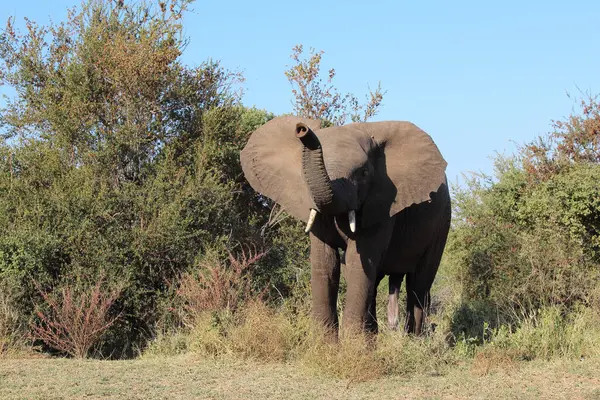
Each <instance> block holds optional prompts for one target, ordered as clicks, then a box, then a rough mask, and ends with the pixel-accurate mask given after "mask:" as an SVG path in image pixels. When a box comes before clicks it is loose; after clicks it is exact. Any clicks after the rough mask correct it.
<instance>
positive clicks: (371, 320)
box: [343, 240, 377, 333]
mask: <svg viewBox="0 0 600 400" xmlns="http://www.w3.org/2000/svg"><path fill="white" fill-rule="evenodd" d="M376 267H377V260H376V259H374V258H373V257H372V256H371V255H368V254H360V253H359V251H358V250H357V246H356V242H354V241H351V240H348V247H347V249H346V268H345V269H344V276H345V278H346V282H347V284H348V287H347V290H346V304H345V306H344V323H343V328H344V331H347V332H350V333H356V332H360V331H363V330H367V331H372V332H376V331H377V319H376V316H375V315H370V313H371V314H374V312H375V310H374V307H373V305H374V303H375V296H376V293H375V289H376V288H375V285H376V278H377V268H376Z"/></svg>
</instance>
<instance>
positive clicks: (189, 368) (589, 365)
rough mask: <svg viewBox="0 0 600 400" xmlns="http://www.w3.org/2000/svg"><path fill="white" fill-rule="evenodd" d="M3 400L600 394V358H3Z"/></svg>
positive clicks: (0, 375)
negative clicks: (388, 362)
mask: <svg viewBox="0 0 600 400" xmlns="http://www.w3.org/2000/svg"><path fill="white" fill-rule="evenodd" d="M0 398H2V399H66V398H69V399H71V398H113V399H121V398H123V399H138V398H139V399H142V398H143V399H147V398H153V399H160V398H165V399H166V398H168V399H197V398H199V399H263V398H269V399H321V398H323V399H398V398H432V399H436V398H440V399H441V398H452V399H458V398H475V399H477V398H482V399H484V398H485V399H487V398H495V399H503V398H520V399H540V398H543V399H594V398H598V399H600V361H598V360H578V361H554V362H551V363H548V362H523V363H515V364H512V365H504V366H503V367H502V368H501V369H500V368H495V369H492V370H488V368H487V367H486V366H481V365H479V366H477V365H475V364H473V365H467V364H465V365H463V366H459V367H457V368H455V369H452V370H451V371H449V372H448V373H446V374H444V375H437V376H436V375H433V376H432V375H431V374H416V375H413V376H411V377H404V378H403V377H393V378H386V379H379V380H372V381H368V382H352V381H348V380H339V379H331V378H327V377H324V376H322V375H317V374H314V373H311V372H309V371H306V370H303V369H302V368H300V367H297V366H295V365H293V364H281V363H279V364H278V363H271V364H259V363H254V362H248V361H246V362H241V361H233V360H232V361H226V360H225V361H224V360H219V361H214V360H206V359H200V358H197V357H194V356H190V355H186V356H177V357H168V358H159V357H157V358H151V359H138V360H133V361H91V360H90V361H75V360H66V359H15V360H0Z"/></svg>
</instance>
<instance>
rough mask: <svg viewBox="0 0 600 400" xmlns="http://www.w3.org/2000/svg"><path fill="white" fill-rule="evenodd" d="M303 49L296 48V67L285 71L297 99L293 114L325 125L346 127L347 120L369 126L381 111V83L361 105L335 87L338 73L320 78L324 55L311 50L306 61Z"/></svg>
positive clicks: (294, 56)
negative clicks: (322, 122)
mask: <svg viewBox="0 0 600 400" xmlns="http://www.w3.org/2000/svg"><path fill="white" fill-rule="evenodd" d="M303 52H304V47H303V46H302V45H296V46H294V48H293V49H292V55H291V59H292V60H293V61H294V64H295V65H293V66H291V67H290V69H288V70H287V71H285V76H286V77H287V78H288V80H289V81H290V83H291V84H292V94H293V95H294V98H295V103H294V113H295V114H297V115H299V116H302V117H305V118H312V119H321V120H323V121H324V122H325V123H328V124H333V125H343V124H344V123H346V122H347V120H348V118H350V120H351V121H352V122H366V121H367V120H369V119H370V118H372V117H374V116H375V115H376V114H377V112H378V111H379V107H380V106H381V102H382V101H383V95H384V94H385V93H384V92H383V91H382V89H381V83H380V84H378V85H377V89H375V91H371V90H369V95H368V96H367V97H366V100H367V101H366V103H364V104H361V103H359V101H358V99H357V98H356V96H355V95H353V94H351V93H346V94H342V93H340V92H339V91H338V90H337V88H336V87H335V86H334V85H333V83H332V82H333V78H335V75H336V72H335V69H333V68H332V69H330V70H329V71H328V72H327V78H326V79H325V80H324V78H323V77H322V76H321V58H322V56H323V53H324V52H323V51H322V50H321V51H319V52H315V50H314V49H311V50H310V57H308V58H303Z"/></svg>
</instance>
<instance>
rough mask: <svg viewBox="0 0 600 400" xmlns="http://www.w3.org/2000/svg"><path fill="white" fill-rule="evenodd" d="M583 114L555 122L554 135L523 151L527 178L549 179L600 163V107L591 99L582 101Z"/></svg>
mask: <svg viewBox="0 0 600 400" xmlns="http://www.w3.org/2000/svg"><path fill="white" fill-rule="evenodd" d="M579 106H580V107H581V113H580V114H572V115H570V116H569V117H568V118H567V119H566V120H565V121H553V128H554V131H553V132H551V133H550V134H549V135H546V136H542V137H538V138H537V139H536V140H534V141H533V142H532V143H528V144H527V145H525V146H524V147H523V148H522V153H523V155H524V157H523V165H524V168H525V170H526V171H527V173H528V176H530V177H531V178H534V179H537V180H544V179H547V178H549V177H551V176H553V175H555V174H557V173H560V172H561V171H562V170H564V169H566V168H569V167H570V166H573V165H575V164H581V163H592V164H598V163H600V103H598V96H597V95H596V96H591V95H588V96H586V98H584V99H581V100H580V101H579Z"/></svg>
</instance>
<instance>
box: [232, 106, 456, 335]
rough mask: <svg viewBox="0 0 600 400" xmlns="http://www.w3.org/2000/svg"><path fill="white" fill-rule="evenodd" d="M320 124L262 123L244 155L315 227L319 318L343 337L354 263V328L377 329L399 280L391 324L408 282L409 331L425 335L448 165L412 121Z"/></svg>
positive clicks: (260, 180) (253, 178)
mask: <svg viewBox="0 0 600 400" xmlns="http://www.w3.org/2000/svg"><path fill="white" fill-rule="evenodd" d="M320 126H321V123H320V121H315V120H309V119H304V118H298V117H293V116H284V117H277V118H275V119H272V120H271V121H269V122H267V123H266V124H264V125H263V126H261V127H259V128H258V129H257V130H256V131H255V132H253V133H252V135H251V136H250V139H249V141H248V143H247V144H246V146H245V147H244V149H243V150H242V152H241V154H240V160H241V164H242V168H243V171H244V175H245V176H246V179H247V180H248V182H249V183H250V185H251V186H252V187H253V188H254V189H255V190H256V191H257V192H259V193H261V194H263V195H265V196H267V197H269V198H271V199H273V200H274V201H275V202H277V203H279V204H280V205H281V206H282V207H283V208H284V209H285V210H286V211H287V212H288V213H289V214H291V215H292V216H294V217H295V218H298V219H300V220H302V221H304V222H306V223H307V226H306V231H307V232H310V244H311V248H310V261H311V288H312V295H313V299H312V301H313V303H312V305H313V311H312V312H313V316H314V317H315V318H316V319H318V320H319V321H321V322H323V323H324V324H326V325H327V326H329V327H331V328H333V330H334V331H335V332H337V328H338V317H337V311H336V303H337V296H338V287H339V280H340V265H341V264H345V265H344V268H343V269H344V276H345V278H346V281H347V292H346V304H345V306H344V314H343V315H344V319H343V324H342V327H343V328H344V331H345V330H346V328H348V329H351V330H353V331H356V330H357V329H358V330H366V331H368V332H377V318H376V315H375V314H376V313H375V304H376V302H375V299H376V293H377V286H378V284H379V282H380V281H381V279H382V278H383V277H384V276H386V275H389V276H390V285H389V286H390V301H389V304H388V322H389V324H390V325H391V326H392V327H394V326H395V325H397V323H398V300H397V299H398V290H399V288H400V283H401V282H402V280H403V278H404V277H405V276H406V286H407V320H406V324H405V329H406V330H407V331H408V332H412V333H415V334H417V335H418V334H420V333H421V329H422V322H423V309H424V307H426V305H427V303H428V296H429V290H430V288H431V285H432V283H433V280H434V277H435V275H436V272H437V269H438V266H439V263H440V259H441V256H442V253H443V250H444V246H445V244H446V238H447V235H448V230H449V227H450V218H451V207H450V195H449V192H448V186H447V180H446V174H445V169H446V165H447V163H446V161H445V160H444V159H443V157H442V155H441V154H440V152H439V150H438V148H437V146H436V145H435V143H434V142H433V141H432V139H431V138H430V136H429V135H427V134H426V133H425V132H423V131H422V130H421V129H419V128H418V127H417V126H415V125H414V124H412V123H410V122H403V121H389V122H370V123H352V124H349V125H345V126H341V127H340V126H334V127H329V128H325V129H320ZM339 250H343V254H344V256H343V257H341V255H340V251H339Z"/></svg>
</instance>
